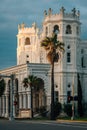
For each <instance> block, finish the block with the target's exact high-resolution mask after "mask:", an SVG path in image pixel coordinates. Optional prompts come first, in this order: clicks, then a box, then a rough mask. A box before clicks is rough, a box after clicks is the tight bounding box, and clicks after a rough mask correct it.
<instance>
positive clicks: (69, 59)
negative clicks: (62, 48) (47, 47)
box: [67, 52, 71, 63]
mask: <svg viewBox="0 0 87 130" xmlns="http://www.w3.org/2000/svg"><path fill="white" fill-rule="evenodd" d="M67 62H68V63H70V62H71V53H70V52H67Z"/></svg>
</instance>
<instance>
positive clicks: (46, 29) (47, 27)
mask: <svg viewBox="0 0 87 130" xmlns="http://www.w3.org/2000/svg"><path fill="white" fill-rule="evenodd" d="M47 35H48V27H46V36H47Z"/></svg>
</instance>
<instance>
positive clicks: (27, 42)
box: [25, 37, 30, 45]
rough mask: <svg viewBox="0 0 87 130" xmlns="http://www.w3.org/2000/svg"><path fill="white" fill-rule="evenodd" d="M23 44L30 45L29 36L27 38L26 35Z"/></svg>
mask: <svg viewBox="0 0 87 130" xmlns="http://www.w3.org/2000/svg"><path fill="white" fill-rule="evenodd" d="M25 45H30V38H29V37H27V38H26V39H25Z"/></svg>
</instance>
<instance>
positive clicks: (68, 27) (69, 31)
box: [66, 25, 72, 34]
mask: <svg viewBox="0 0 87 130" xmlns="http://www.w3.org/2000/svg"><path fill="white" fill-rule="evenodd" d="M71 33H72V30H71V26H70V25H67V26H66V34H71Z"/></svg>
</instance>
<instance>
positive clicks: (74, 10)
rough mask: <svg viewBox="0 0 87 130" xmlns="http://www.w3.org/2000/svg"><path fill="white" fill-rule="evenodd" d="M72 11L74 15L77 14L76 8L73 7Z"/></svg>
mask: <svg viewBox="0 0 87 130" xmlns="http://www.w3.org/2000/svg"><path fill="white" fill-rule="evenodd" d="M72 12H73V16H75V15H76V8H73V9H72Z"/></svg>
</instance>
